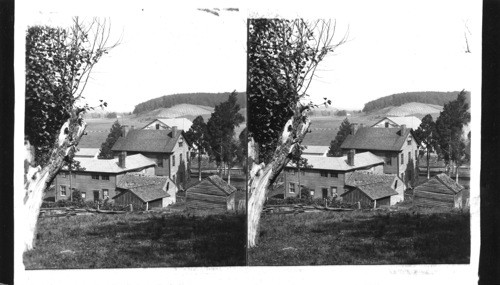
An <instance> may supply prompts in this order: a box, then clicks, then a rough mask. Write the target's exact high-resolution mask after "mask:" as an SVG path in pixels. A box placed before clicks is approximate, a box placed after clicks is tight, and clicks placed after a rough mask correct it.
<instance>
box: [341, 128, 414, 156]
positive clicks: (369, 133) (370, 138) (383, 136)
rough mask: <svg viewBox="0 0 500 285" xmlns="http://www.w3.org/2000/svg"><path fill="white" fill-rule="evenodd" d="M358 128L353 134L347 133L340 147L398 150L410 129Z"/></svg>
mask: <svg viewBox="0 0 500 285" xmlns="http://www.w3.org/2000/svg"><path fill="white" fill-rule="evenodd" d="M401 132H402V129H401V128H360V129H358V130H357V132H356V133H355V134H354V135H348V136H347V137H346V139H345V140H344V142H343V143H342V145H341V146H340V147H341V148H342V149H344V150H345V149H361V150H389V151H399V150H401V147H402V146H403V144H404V143H405V142H406V138H407V137H408V135H409V134H410V132H411V129H409V128H406V129H405V130H404V131H403V133H401Z"/></svg>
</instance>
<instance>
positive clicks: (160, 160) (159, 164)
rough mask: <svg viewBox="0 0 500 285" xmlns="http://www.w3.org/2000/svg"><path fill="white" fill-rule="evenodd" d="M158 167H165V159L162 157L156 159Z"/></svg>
mask: <svg viewBox="0 0 500 285" xmlns="http://www.w3.org/2000/svg"><path fill="white" fill-rule="evenodd" d="M156 165H158V167H163V157H162V156H161V155H158V156H157V157H156Z"/></svg>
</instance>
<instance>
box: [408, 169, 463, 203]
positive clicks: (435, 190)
mask: <svg viewBox="0 0 500 285" xmlns="http://www.w3.org/2000/svg"><path fill="white" fill-rule="evenodd" d="M463 189H464V188H463V187H462V186H461V185H460V184H458V183H456V182H455V181H454V180H453V179H451V178H450V177H449V176H448V175H446V174H444V173H441V174H438V175H436V176H434V177H431V178H430V179H429V180H427V181H426V182H424V183H422V184H420V185H419V186H417V187H415V189H413V203H414V205H416V206H428V207H444V208H460V207H462V193H463V191H462V190H463Z"/></svg>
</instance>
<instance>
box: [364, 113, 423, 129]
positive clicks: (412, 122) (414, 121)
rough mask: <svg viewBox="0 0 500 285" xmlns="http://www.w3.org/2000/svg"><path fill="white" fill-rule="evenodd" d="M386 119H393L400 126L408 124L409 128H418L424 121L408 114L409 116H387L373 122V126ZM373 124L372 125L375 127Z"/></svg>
mask: <svg viewBox="0 0 500 285" xmlns="http://www.w3.org/2000/svg"><path fill="white" fill-rule="evenodd" d="M385 119H388V120H390V121H392V122H393V123H395V124H397V125H398V126H401V125H406V126H407V127H408V128H412V129H414V130H416V129H418V127H419V126H420V124H421V123H422V121H421V120H420V119H419V118H417V117H415V116H407V117H385V118H383V119H382V120H380V121H378V122H376V123H375V124H373V126H375V125H377V124H379V123H380V122H382V121H384V120H385ZM373 126H372V127H373Z"/></svg>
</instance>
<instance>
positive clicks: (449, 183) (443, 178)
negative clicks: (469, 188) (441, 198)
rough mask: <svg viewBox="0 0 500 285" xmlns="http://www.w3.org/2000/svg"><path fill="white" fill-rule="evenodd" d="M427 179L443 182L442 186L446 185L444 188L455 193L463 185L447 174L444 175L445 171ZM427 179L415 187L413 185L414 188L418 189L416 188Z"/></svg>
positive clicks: (461, 188)
mask: <svg viewBox="0 0 500 285" xmlns="http://www.w3.org/2000/svg"><path fill="white" fill-rule="evenodd" d="M429 180H437V181H439V182H440V183H441V184H443V185H444V186H446V188H448V189H450V190H451V191H453V193H455V194H457V193H458V192H460V191H462V190H464V187H463V186H462V185H460V184H458V183H457V182H455V180H453V179H451V178H450V177H449V176H448V175H446V174H445V173H440V174H438V175H436V176H434V177H431V178H430V179H429ZM429 180H427V181H426V182H424V183H422V184H420V185H418V186H417V187H415V190H418V188H419V187H420V186H422V185H425V184H426V183H427V182H428V181H429Z"/></svg>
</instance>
